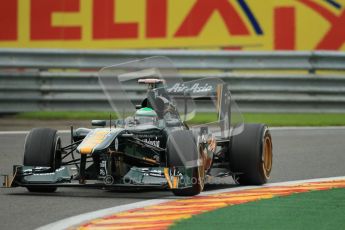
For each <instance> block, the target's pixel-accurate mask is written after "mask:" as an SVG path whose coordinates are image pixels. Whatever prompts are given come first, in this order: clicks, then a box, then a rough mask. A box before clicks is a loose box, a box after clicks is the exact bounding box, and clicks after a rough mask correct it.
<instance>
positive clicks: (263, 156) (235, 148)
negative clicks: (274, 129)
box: [229, 124, 273, 185]
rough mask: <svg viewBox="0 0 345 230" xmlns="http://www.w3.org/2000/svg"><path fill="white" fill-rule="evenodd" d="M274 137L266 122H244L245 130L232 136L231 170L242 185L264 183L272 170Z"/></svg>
mask: <svg viewBox="0 0 345 230" xmlns="http://www.w3.org/2000/svg"><path fill="white" fill-rule="evenodd" d="M272 159H273V154H272V137H271V134H270V132H269V130H268V127H267V126H266V125H264V124H244V130H243V132H242V133H240V134H239V135H236V136H233V137H232V143H231V148H230V151H229V160H230V170H231V171H232V172H233V173H234V175H233V178H234V180H235V181H236V182H237V183H239V184H241V185H262V184H265V183H266V182H267V180H268V179H269V177H270V174H271V170H272Z"/></svg>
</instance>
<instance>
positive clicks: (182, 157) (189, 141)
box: [167, 130, 205, 196]
mask: <svg viewBox="0 0 345 230" xmlns="http://www.w3.org/2000/svg"><path fill="white" fill-rule="evenodd" d="M167 157H168V165H169V167H178V166H185V164H186V163H187V162H192V166H190V167H191V170H192V178H191V179H192V187H190V188H182V189H174V190H172V192H173V193H174V195H176V196H195V195H198V194H199V193H200V192H201V191H202V190H203V188H204V176H205V170H204V167H203V166H204V164H203V163H202V164H200V165H199V166H198V162H201V161H202V158H201V157H200V154H199V151H198V147H197V142H196V140H195V138H194V135H193V133H192V132H191V131H189V130H178V131H174V132H172V133H171V134H170V135H169V138H168V141H167ZM193 162H194V163H193Z"/></svg>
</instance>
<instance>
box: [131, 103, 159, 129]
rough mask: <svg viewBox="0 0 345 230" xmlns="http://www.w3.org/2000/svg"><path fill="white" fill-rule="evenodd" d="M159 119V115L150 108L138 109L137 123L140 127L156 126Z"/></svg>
mask: <svg viewBox="0 0 345 230" xmlns="http://www.w3.org/2000/svg"><path fill="white" fill-rule="evenodd" d="M157 118H158V117H157V113H156V112H155V111H154V110H153V109H151V108H148V107H145V108H141V109H138V110H137V111H136V112H135V121H136V122H137V124H138V125H140V124H141V125H143V124H147V125H155V124H156V122H157V120H158V119H157Z"/></svg>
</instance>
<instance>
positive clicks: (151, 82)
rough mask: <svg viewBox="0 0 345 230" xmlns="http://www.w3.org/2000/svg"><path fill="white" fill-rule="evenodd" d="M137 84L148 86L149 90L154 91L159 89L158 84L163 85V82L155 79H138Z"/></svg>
mask: <svg viewBox="0 0 345 230" xmlns="http://www.w3.org/2000/svg"><path fill="white" fill-rule="evenodd" d="M138 83H139V84H146V85H148V87H149V89H156V88H158V87H159V85H160V84H162V83H164V80H163V79H156V78H146V79H139V80H138Z"/></svg>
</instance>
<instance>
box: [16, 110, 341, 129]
mask: <svg viewBox="0 0 345 230" xmlns="http://www.w3.org/2000/svg"><path fill="white" fill-rule="evenodd" d="M14 117H15V118H18V119H38V120H65V119H69V120H91V119H109V112H28V113H20V114H17V115H15V116H14ZM112 117H113V119H115V115H114V114H112ZM243 117H244V121H245V122H246V123H266V124H268V125H269V126H340V125H345V114H321V113H318V114H311V113H305V114H293V113H292V114H281V113H273V114H272V113H245V114H243ZM215 119H216V115H215V114H212V113H204V114H200V115H198V116H197V117H196V118H194V119H193V120H192V121H190V122H189V123H193V124H195V123H207V122H210V121H215Z"/></svg>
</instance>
